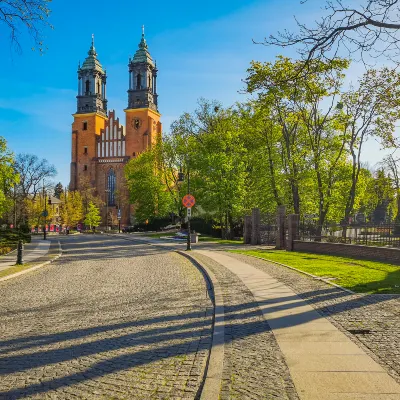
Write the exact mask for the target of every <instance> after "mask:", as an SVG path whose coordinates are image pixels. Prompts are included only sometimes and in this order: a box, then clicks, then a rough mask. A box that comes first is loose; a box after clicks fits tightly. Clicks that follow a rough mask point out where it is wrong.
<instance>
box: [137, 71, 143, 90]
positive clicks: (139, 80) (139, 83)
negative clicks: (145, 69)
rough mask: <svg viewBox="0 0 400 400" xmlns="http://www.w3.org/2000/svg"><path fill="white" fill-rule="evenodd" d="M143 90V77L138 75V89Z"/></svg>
mask: <svg viewBox="0 0 400 400" xmlns="http://www.w3.org/2000/svg"><path fill="white" fill-rule="evenodd" d="M141 88H142V75H140V74H137V77H136V89H141Z"/></svg>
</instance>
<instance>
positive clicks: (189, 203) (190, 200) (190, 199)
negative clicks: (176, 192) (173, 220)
mask: <svg viewBox="0 0 400 400" xmlns="http://www.w3.org/2000/svg"><path fill="white" fill-rule="evenodd" d="M188 191H189V188H188ZM182 204H183V205H184V206H185V207H186V208H187V219H188V233H187V235H188V237H187V247H186V250H192V246H191V237H190V218H191V216H192V207H193V206H194V205H195V204H196V199H195V198H194V196H193V195H191V194H187V195H186V196H184V197H183V199H182Z"/></svg>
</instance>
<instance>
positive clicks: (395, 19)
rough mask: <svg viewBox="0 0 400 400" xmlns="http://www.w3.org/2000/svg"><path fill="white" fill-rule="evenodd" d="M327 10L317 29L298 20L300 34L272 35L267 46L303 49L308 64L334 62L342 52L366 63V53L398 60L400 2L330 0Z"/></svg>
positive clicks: (301, 52) (265, 42) (390, 0)
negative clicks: (321, 61)
mask: <svg viewBox="0 0 400 400" xmlns="http://www.w3.org/2000/svg"><path fill="white" fill-rule="evenodd" d="M304 2H305V1H304ZM324 10H325V15H324V16H322V18H321V19H320V20H319V21H316V25H315V26H314V27H308V26H307V25H305V24H303V23H301V22H298V21H296V22H297V26H298V28H299V32H298V33H293V32H290V31H286V30H285V31H284V32H279V33H278V35H277V36H274V35H271V36H270V37H269V38H268V39H265V41H264V44H266V45H277V46H280V47H290V46H299V47H300V48H299V49H298V51H299V53H300V55H301V56H302V58H303V59H304V60H307V61H310V60H312V59H328V60H332V59H333V58H335V57H336V55H337V54H338V51H339V50H340V49H342V50H344V51H347V53H348V56H349V57H353V56H354V55H355V54H359V55H360V57H361V59H363V60H365V55H366V54H368V55H369V56H371V57H373V58H378V57H379V56H382V55H383V56H386V57H387V58H389V59H397V58H398V56H399V50H400V40H399V39H400V38H399V33H398V30H399V29H400V13H399V12H400V1H399V0H361V4H359V5H356V4H354V2H352V1H350V0H347V1H346V0H329V1H327V2H326V3H325V7H324ZM306 64H307V65H308V63H306Z"/></svg>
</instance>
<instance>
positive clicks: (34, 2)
mask: <svg viewBox="0 0 400 400" xmlns="http://www.w3.org/2000/svg"><path fill="white" fill-rule="evenodd" d="M50 2H51V0H3V1H1V2H0V22H1V23H3V25H4V26H5V27H6V29H8V31H9V33H10V40H11V45H12V46H14V47H15V48H16V50H17V51H20V50H21V45H20V39H19V37H20V30H21V29H25V30H26V31H28V34H29V35H30V36H31V37H32V39H33V41H34V43H35V45H36V46H37V47H38V50H39V51H40V53H43V51H44V45H43V41H42V28H44V27H50V28H52V25H51V24H50V23H49V22H48V17H49V15H50V9H49V8H48V4H49V3H50ZM32 50H35V47H32Z"/></svg>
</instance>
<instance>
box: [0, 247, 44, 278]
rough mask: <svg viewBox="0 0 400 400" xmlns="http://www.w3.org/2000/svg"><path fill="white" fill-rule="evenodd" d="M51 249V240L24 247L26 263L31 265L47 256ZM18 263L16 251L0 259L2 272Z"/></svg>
mask: <svg viewBox="0 0 400 400" xmlns="http://www.w3.org/2000/svg"><path fill="white" fill-rule="evenodd" d="M49 249H50V240H33V241H32V242H31V243H28V244H25V245H24V252H23V260H24V263H25V264H27V263H30V262H32V261H35V260H37V259H39V258H41V257H43V256H45V255H46V254H47V253H48V252H49ZM16 261H17V252H16V251H15V250H14V251H12V252H11V253H9V254H6V255H5V256H3V257H1V258H0V271H2V270H5V269H7V268H10V267H13V266H14V265H15V263H16Z"/></svg>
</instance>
